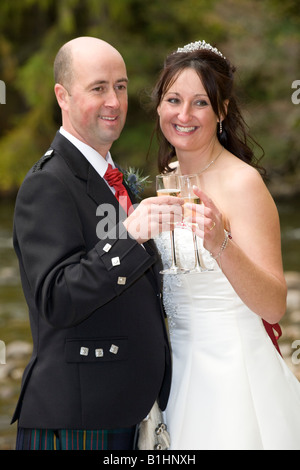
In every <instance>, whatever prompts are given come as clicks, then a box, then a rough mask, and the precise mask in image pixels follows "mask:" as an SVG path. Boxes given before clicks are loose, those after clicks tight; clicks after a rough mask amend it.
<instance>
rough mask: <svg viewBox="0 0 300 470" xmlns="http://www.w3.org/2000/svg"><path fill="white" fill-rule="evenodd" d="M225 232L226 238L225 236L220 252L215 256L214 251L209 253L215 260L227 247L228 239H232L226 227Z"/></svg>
mask: <svg viewBox="0 0 300 470" xmlns="http://www.w3.org/2000/svg"><path fill="white" fill-rule="evenodd" d="M224 233H225V238H224V241H223V243H222V246H221V248H220V251H219V253H218V254H217V255H216V256H214V255H213V254H212V253H209V254H210V256H211V257H212V258H213V259H214V260H216V261H217V260H218V259H219V258H220V257H221V255H222V253H223V251H224V250H225V248H226V247H227V245H228V241H229V240H231V239H232V236H231V233H230V232H228V230H225V229H224Z"/></svg>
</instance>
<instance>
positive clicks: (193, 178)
mask: <svg viewBox="0 0 300 470" xmlns="http://www.w3.org/2000/svg"><path fill="white" fill-rule="evenodd" d="M194 185H195V186H197V185H198V182H197V175H196V174H194V175H183V176H180V187H181V197H182V198H183V200H184V202H185V203H192V204H201V201H200V199H199V197H198V196H196V194H195V193H194V191H193V186H194ZM183 210H184V212H183V214H184V216H183V217H184V219H186V218H187V217H189V216H192V217H193V210H192V209H188V208H187V207H186V206H185V204H184V206H183ZM188 223H189V224H190V225H197V224H196V223H194V222H188ZM193 244H194V251H195V267H194V268H193V269H191V270H190V271H189V272H190V273H202V272H204V271H207V268H206V266H205V264H204V261H203V259H202V256H201V254H200V252H199V249H198V244H197V236H196V234H195V232H194V231H193Z"/></svg>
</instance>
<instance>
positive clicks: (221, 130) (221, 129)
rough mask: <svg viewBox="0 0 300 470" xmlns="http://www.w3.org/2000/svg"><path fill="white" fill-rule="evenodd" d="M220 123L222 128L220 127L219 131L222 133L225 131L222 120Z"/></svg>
mask: <svg viewBox="0 0 300 470" xmlns="http://www.w3.org/2000/svg"><path fill="white" fill-rule="evenodd" d="M219 124H220V129H219V133H220V134H222V132H223V126H222V121H220V122H219Z"/></svg>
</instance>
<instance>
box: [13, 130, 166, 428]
mask: <svg viewBox="0 0 300 470" xmlns="http://www.w3.org/2000/svg"><path fill="white" fill-rule="evenodd" d="M102 204H110V205H112V206H114V207H115V209H116V211H115V214H116V217H117V220H116V218H115V217H111V215H109V214H108V213H107V212H105V211H103V210H102V209H103V207H104V208H105V206H101V205H102ZM119 209H120V207H119V203H118V201H117V199H116V198H115V197H114V195H113V194H112V192H111V191H110V189H109V188H108V186H107V184H106V183H105V181H104V180H103V179H102V178H101V177H100V176H99V175H98V174H97V173H96V171H95V170H94V169H93V167H92V166H91V165H90V164H89V162H88V161H87V160H86V158H85V157H84V156H83V155H82V154H81V152H80V151H79V150H78V149H77V148H76V147H75V146H73V144H71V143H70V142H69V141H68V140H67V139H66V138H65V137H64V136H62V135H61V134H60V133H59V132H58V133H57V135H56V137H55V139H54V141H53V142H52V144H51V148H50V150H49V151H48V152H46V154H45V156H44V157H42V159H41V160H40V161H39V162H38V163H37V164H36V165H35V166H34V167H33V168H32V169H31V170H30V172H29V173H28V174H27V176H26V178H25V180H24V182H23V184H22V186H21V188H20V190H19V193H18V196H17V200H16V206H15V216H14V247H15V251H16V253H17V256H18V259H19V265H20V274H21V280H22V286H23V291H24V295H25V298H26V301H27V304H28V308H29V316H30V325H31V331H32V338H33V354H32V358H31V360H30V362H29V364H28V365H27V367H26V369H25V372H24V375H23V380H22V388H21V394H20V398H19V401H18V404H17V407H16V410H15V413H14V416H13V419H12V422H14V421H16V420H18V421H19V425H20V426H21V427H25V428H51V429H103V428H106V429H110V428H118V427H126V426H132V425H135V424H137V423H139V422H140V421H141V420H142V419H143V418H144V417H145V416H146V415H147V414H148V412H149V410H150V408H151V406H152V404H153V403H154V401H155V400H156V399H157V397H158V398H159V403H160V406H161V408H162V409H164V408H165V407H166V404H167V400H168V396H169V389H170V381H171V361H170V350H169V343H168V337H167V332H166V329H165V321H164V313H163V309H162V305H161V297H160V287H161V286H160V284H161V279H160V275H159V272H158V271H159V268H160V262H159V258H158V255H157V252H156V250H155V246H154V243H153V242H151V241H149V242H147V243H145V244H144V247H143V246H141V245H139V244H138V243H137V242H136V241H135V240H134V239H132V238H130V236H129V235H128V233H127V232H126V230H125V228H124V225H123V224H122V222H121V219H120V214H119ZM121 212H122V210H121ZM124 217H126V216H125V215H124ZM99 223H100V226H99V225H98V224H99ZM101 224H102V225H101ZM106 225H107V230H106V232H105V236H102V238H99V232H101V231H103V230H98V231H97V227H98V229H99V227H101V229H103V226H106Z"/></svg>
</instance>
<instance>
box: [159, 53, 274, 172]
mask: <svg viewBox="0 0 300 470" xmlns="http://www.w3.org/2000/svg"><path fill="white" fill-rule="evenodd" d="M186 68H192V69H193V70H195V71H196V72H197V74H198V75H199V78H200V80H201V82H202V83H203V86H204V88H205V90H206V93H207V95H208V97H209V100H210V102H211V105H212V108H213V110H214V112H215V114H216V116H218V118H219V119H220V118H221V116H225V118H224V120H223V121H222V126H223V131H222V133H221V134H220V133H219V131H218V132H217V136H218V139H219V141H220V143H221V144H222V145H223V146H224V147H225V148H226V149H227V150H229V151H230V152H231V153H233V154H234V155H236V156H237V157H238V158H240V159H241V160H243V161H245V162H247V163H249V164H250V165H252V166H254V167H255V168H257V169H258V170H260V172H261V173H264V172H265V170H264V169H263V168H261V167H260V166H259V165H258V160H257V159H256V157H255V156H254V153H253V150H252V148H251V147H250V141H252V142H253V143H255V144H256V145H258V144H257V143H256V142H255V141H254V140H253V139H252V138H251V137H250V135H249V134H248V132H247V125H246V123H245V121H244V119H243V117H242V114H241V112H240V109H239V105H238V102H237V98H236V97H235V95H234V91H233V85H234V79H233V76H234V72H235V67H234V66H232V65H231V64H230V62H229V60H227V59H225V58H223V57H221V56H219V55H217V54H215V53H214V52H212V51H209V50H201V49H200V50H196V51H193V52H176V53H172V54H170V55H169V56H168V57H167V59H166V61H165V64H164V68H163V70H162V71H161V74H160V76H159V79H158V81H157V83H156V85H155V87H154V90H153V92H152V101H153V104H154V106H155V109H157V107H158V105H159V104H160V103H161V100H162V99H163V97H164V95H165V93H166V92H167V91H168V89H169V88H170V87H171V86H172V84H173V83H174V82H175V80H176V79H177V77H178V76H179V75H180V73H181V72H182V71H183V70H184V69H186ZM226 100H228V107H227V110H226V106H225V102H226ZM156 135H157V138H158V142H159V150H158V167H159V171H160V172H165V171H172V170H171V168H170V167H169V163H170V162H171V160H172V158H173V157H175V155H176V153H175V148H174V147H173V146H172V145H171V144H170V143H169V142H168V141H167V139H166V138H165V137H164V135H163V133H162V131H161V129H160V125H159V118H158V117H157V120H156ZM258 146H259V145H258ZM259 147H260V146H259ZM260 148H261V147H260ZM261 150H262V148H261Z"/></svg>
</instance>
